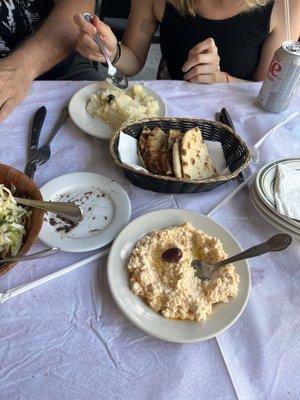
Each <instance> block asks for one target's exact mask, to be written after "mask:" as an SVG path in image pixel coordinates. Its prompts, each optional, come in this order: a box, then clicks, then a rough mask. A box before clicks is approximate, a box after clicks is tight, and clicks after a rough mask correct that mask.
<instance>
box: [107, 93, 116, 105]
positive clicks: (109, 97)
mask: <svg viewBox="0 0 300 400" xmlns="http://www.w3.org/2000/svg"><path fill="white" fill-rule="evenodd" d="M114 99H115V96H114V95H113V94H110V95H108V96H107V102H108V104H110V103H111V102H112V101H113V100H114Z"/></svg>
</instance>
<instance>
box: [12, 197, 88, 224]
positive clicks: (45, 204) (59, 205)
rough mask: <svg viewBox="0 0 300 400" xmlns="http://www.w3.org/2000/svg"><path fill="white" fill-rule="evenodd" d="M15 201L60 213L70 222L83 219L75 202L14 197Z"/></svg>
mask: <svg viewBox="0 0 300 400" xmlns="http://www.w3.org/2000/svg"><path fill="white" fill-rule="evenodd" d="M14 199H15V200H16V202H17V203H19V204H24V205H25V206H29V207H34V208H39V209H41V210H44V211H50V212H52V213H54V214H57V215H61V216H62V217H65V218H67V219H69V220H70V221H72V222H77V223H78V222H81V221H82V220H83V212H82V210H81V208H80V207H78V206H77V205H76V204H75V203H69V202H62V201H61V202H53V201H38V200H31V199H23V198H20V197H14Z"/></svg>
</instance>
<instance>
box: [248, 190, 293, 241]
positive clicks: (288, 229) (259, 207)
mask: <svg viewBox="0 0 300 400" xmlns="http://www.w3.org/2000/svg"><path fill="white" fill-rule="evenodd" d="M250 198H251V201H252V204H253V206H254V208H255V209H256V211H257V212H258V213H259V214H260V215H261V216H262V217H263V218H264V219H265V220H266V221H267V222H269V224H271V225H273V226H274V227H275V228H277V229H279V230H280V231H282V232H285V233H288V234H290V235H292V236H293V237H294V238H296V239H300V231H299V230H298V231H297V228H295V227H293V226H292V225H290V224H288V223H286V222H285V221H284V220H282V219H281V218H279V217H277V215H276V214H274V213H272V211H270V210H269V209H268V208H267V207H266V206H265V204H264V203H263V202H262V201H261V200H260V198H259V197H258V195H257V193H256V190H255V186H254V185H252V186H251V189H250Z"/></svg>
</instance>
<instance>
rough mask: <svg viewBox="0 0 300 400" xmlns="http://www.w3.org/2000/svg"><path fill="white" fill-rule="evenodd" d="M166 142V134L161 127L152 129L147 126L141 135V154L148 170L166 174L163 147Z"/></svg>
mask: <svg viewBox="0 0 300 400" xmlns="http://www.w3.org/2000/svg"><path fill="white" fill-rule="evenodd" d="M165 142H166V134H165V133H164V132H163V131H162V130H161V129H160V128H154V129H153V130H152V131H151V130H148V128H146V129H144V130H143V132H142V133H141V135H140V139H139V151H140V155H141V157H142V160H143V162H144V164H145V166H146V168H147V169H148V171H149V172H151V173H153V174H158V175H161V174H164V168H163V165H162V149H163V148H164V145H165Z"/></svg>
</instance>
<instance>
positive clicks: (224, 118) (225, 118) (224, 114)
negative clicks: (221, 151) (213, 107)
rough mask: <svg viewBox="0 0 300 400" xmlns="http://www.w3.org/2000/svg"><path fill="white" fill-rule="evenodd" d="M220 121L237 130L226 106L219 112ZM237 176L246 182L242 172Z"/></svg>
mask: <svg viewBox="0 0 300 400" xmlns="http://www.w3.org/2000/svg"><path fill="white" fill-rule="evenodd" d="M219 121H220V122H222V123H223V124H225V125H227V126H229V128H231V129H232V130H233V131H234V132H236V130H235V126H234V124H233V122H232V119H231V116H230V114H229V112H228V111H227V110H226V108H225V107H224V108H222V110H221V112H220V114H219ZM237 178H238V179H239V180H240V181H241V182H244V180H245V178H244V175H243V173H242V172H240V173H239V174H238V176H237Z"/></svg>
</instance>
